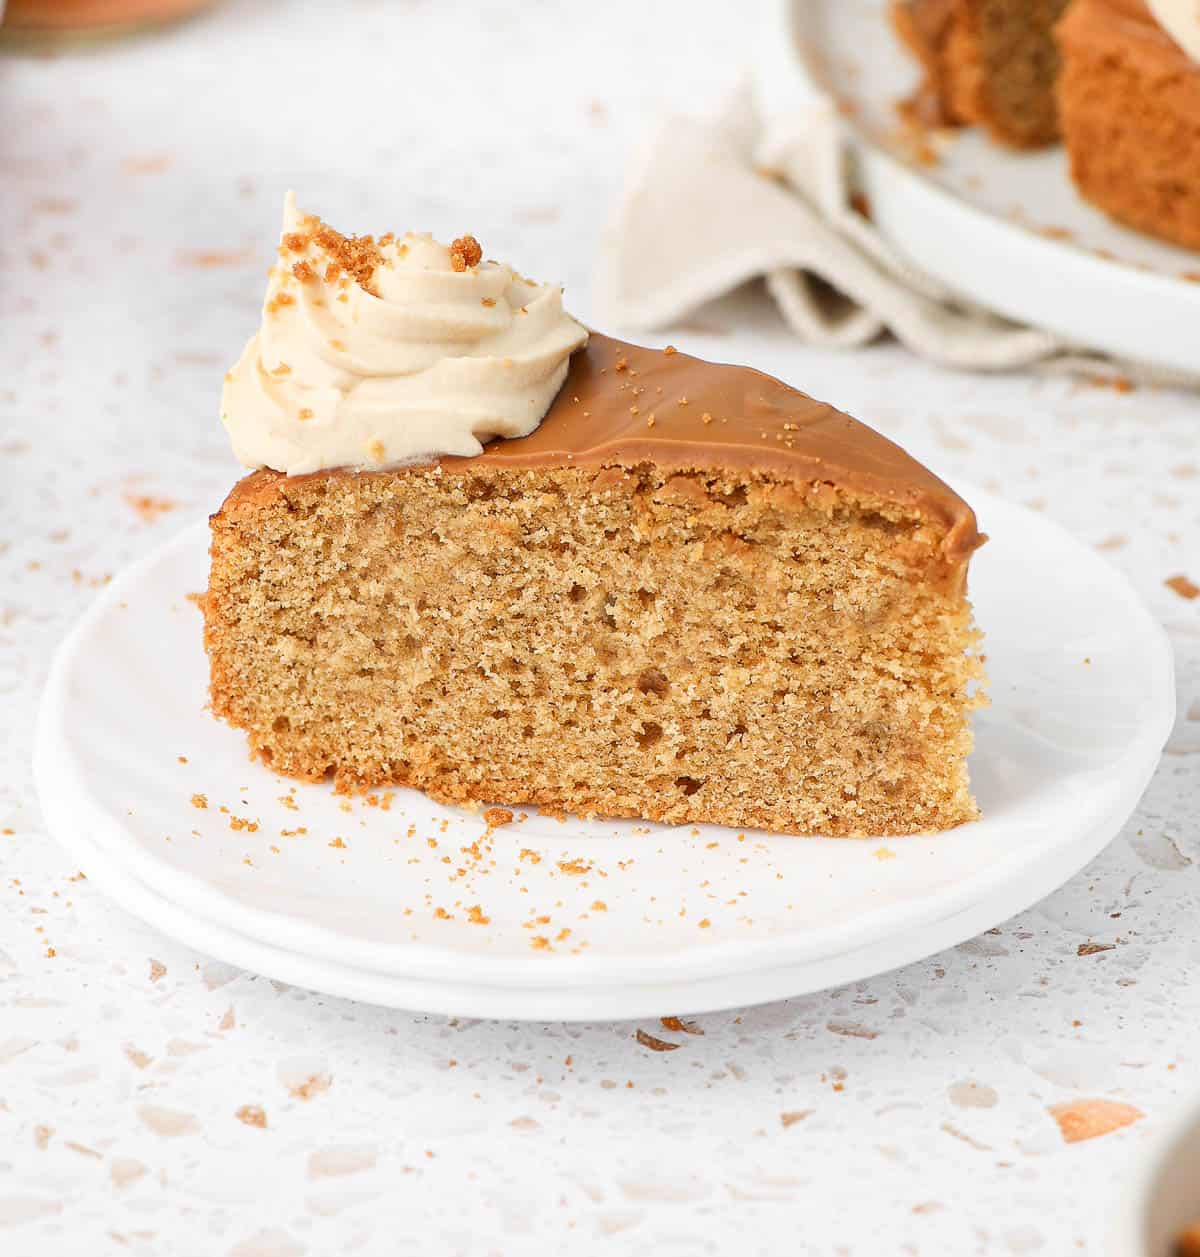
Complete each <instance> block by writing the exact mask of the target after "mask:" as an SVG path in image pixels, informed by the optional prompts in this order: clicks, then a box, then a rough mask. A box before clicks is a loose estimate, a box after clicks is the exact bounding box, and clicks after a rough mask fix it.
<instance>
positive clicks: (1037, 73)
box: [891, 0, 1067, 148]
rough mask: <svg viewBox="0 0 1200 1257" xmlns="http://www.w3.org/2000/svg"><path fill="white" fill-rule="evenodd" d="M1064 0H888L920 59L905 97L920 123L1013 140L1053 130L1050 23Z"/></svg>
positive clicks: (1049, 136)
mask: <svg viewBox="0 0 1200 1257" xmlns="http://www.w3.org/2000/svg"><path fill="white" fill-rule="evenodd" d="M1066 5H1067V0H892V5H891V13H892V21H893V24H894V25H895V27H896V30H897V32H898V33H899V35H900V37H901V39H903V41H904V42H905V43H906V44H907V45H908V47H909V48H910V49H911V50H912V52H913V53H914V55H915V56H916V57H917V59H918V60H919V61H920V63H921V66H922V69H923V70H924V80H923V82H922V85H921V87H920V89H919V90H918V93H917V96H916V98H915V99H914V102H913V108H914V111H915V113H916V116H917V119H918V120H919V121H922V122H924V123H925V124H926V125H944V126H945V125H948V126H972V125H979V126H983V127H986V128H987V130H988V132H989V133H990V134H991V136H992V138H993V139H995V140H998V141H999V142H1000V143H1002V144H1007V145H1009V146H1011V147H1014V148H1037V147H1040V146H1042V145H1045V144H1052V143H1053V142H1054V141H1055V140H1056V139H1057V138H1058V134H1059V127H1058V117H1057V108H1056V103H1055V95H1054V82H1055V79H1056V77H1057V74H1058V51H1057V49H1056V47H1055V43H1054V37H1053V33H1052V31H1053V27H1054V23H1055V22H1056V21H1057V20H1058V18H1059V16H1060V15H1061V14H1062V12H1063V10H1064V8H1065V7H1066Z"/></svg>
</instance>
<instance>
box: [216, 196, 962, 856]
mask: <svg viewBox="0 0 1200 1257" xmlns="http://www.w3.org/2000/svg"><path fill="white" fill-rule="evenodd" d="M222 418H223V420H224V422H225V424H226V426H227V428H228V430H229V433H230V436H231V438H232V441H233V445H234V449H235V451H236V452H237V454H238V457H239V458H240V459H241V460H242V462H243V463H244V464H246V465H247V466H249V467H252V468H255V470H254V471H253V473H252V474H251V475H249V476H247V477H246V478H245V479H243V480H242V481H241V482H240V483H239V484H237V485H236V486H235V487H234V489H233V490H232V492H231V493H230V494H229V497H228V498H227V500H226V502H225V504H224V505H223V506H222V507H221V509H220V511H219V512H218V513H217V514H216V515H214V516H213V518H212V567H211V575H210V583H209V589H208V593H207V595H206V597H205V599H204V611H205V642H206V646H207V650H208V653H209V658H210V663H211V696H212V706H213V710H214V712H215V713H216V714H217V715H218V716H220V717H223V718H224V719H225V720H227V721H229V722H230V723H231V724H233V725H235V726H237V727H238V728H241V729H244V730H246V732H247V734H248V736H249V741H250V746H251V750H252V753H253V754H255V755H257V756H258V757H259V758H261V759H262V760H264V761H265V762H267V763H268V764H269V765H270V766H271V767H272V768H274V769H276V770H277V771H279V772H282V773H286V774H289V775H292V776H296V777H300V778H304V779H308V780H319V779H322V778H324V777H326V776H329V775H332V776H333V777H334V778H335V780H336V782H337V785H338V787H339V788H343V789H355V788H362V787H369V786H379V785H384V784H396V785H402V786H412V787H415V788H417V789H420V790H424V791H426V792H427V793H428V794H429V795H431V796H432V797H433V798H435V799H438V800H442V801H447V802H455V803H461V802H468V801H479V802H488V803H500V804H508V805H514V804H531V805H536V806H539V807H542V808H544V809H547V810H550V811H553V812H557V813H574V814H599V815H606V816H629V817H646V818H650V819H653V820H663V821H669V822H676V823H684V822H686V823H694V822H700V821H708V822H716V823H721V824H726V825H735V826H741V827H749V826H757V827H762V828H764V829H769V830H774V831H778V832H787V833H824V834H832V835H848V834H884V833H907V832H916V831H930V830H941V829H946V828H949V827H951V826H954V825H958V824H960V823H961V822H964V821H968V820H971V819H973V818H974V817H975V816H976V815H977V808H976V805H975V802H974V800H973V799H972V797H971V794H970V789H969V783H968V777H967V755H968V752H969V751H970V748H971V730H970V725H969V716H970V713H971V711H972V710H973V709H974V708H975V707H976V706H977V705H978V703H979V702H980V701H981V700H980V699H979V698H978V697H977V696H976V694H975V689H976V685H977V683H978V681H979V678H980V675H981V666H980V661H979V658H978V655H977V654H976V647H977V643H978V637H979V635H978V633H977V631H976V630H975V628H974V627H973V625H972V620H971V609H970V604H969V603H968V602H967V598H966V577H967V566H968V562H969V560H970V557H971V554H972V552H973V551H974V550H975V548H976V547H977V546H978V545H979V544H980V542H981V541H982V538H981V536H980V534H979V533H978V531H977V529H976V524H975V517H974V514H973V513H972V511H971V509H970V507H968V506H967V504H966V503H965V502H964V501H962V499H961V498H959V497H958V496H957V495H956V494H955V493H953V492H952V491H951V490H950V489H949V488H948V487H947V486H946V485H944V484H943V483H942V482H941V481H940V480H938V479H937V478H936V477H935V476H933V475H932V474H931V473H930V472H929V471H927V470H926V469H925V468H923V467H922V466H921V465H920V464H919V463H917V462H915V461H914V460H913V459H912V458H910V457H909V456H908V455H907V454H905V453H904V452H903V451H902V450H901V449H899V448H898V447H897V446H895V445H893V444H892V443H891V442H890V441H887V440H886V439H885V438H884V437H882V436H880V435H879V434H877V433H875V432H873V431H871V430H870V429H869V428H866V427H864V426H863V425H862V424H859V423H857V422H856V421H855V420H853V419H851V418H849V417H848V416H846V415H843V414H841V413H840V412H838V411H837V410H835V409H833V408H832V407H830V406H827V405H824V404H822V403H820V402H817V401H814V400H813V399H812V398H810V397H808V396H806V395H805V394H803V393H800V392H798V391H796V390H795V389H792V388H789V387H788V386H787V385H785V384H782V383H780V382H779V381H778V380H774V379H771V378H770V377H768V376H765V375H762V374H760V373H758V372H756V371H752V370H749V369H747V368H744V367H735V366H721V365H716V364H712V363H707V362H701V361H699V360H697V359H695V358H690V357H688V356H687V355H685V354H681V353H677V352H675V351H674V350H673V349H671V348H667V349H665V350H656V349H644V348H639V347H637V346H634V345H629V344H625V343H623V342H621V341H617V340H613V339H610V338H608V337H605V336H600V335H597V334H594V333H593V334H590V335H589V333H588V332H587V331H586V329H584V328H583V327H582V326H581V325H580V324H579V323H577V322H576V321H575V320H574V319H572V318H571V317H570V316H569V315H568V314H566V313H565V311H564V310H563V307H562V295H561V291H560V289H559V288H558V287H557V286H553V285H543V284H537V283H534V282H532V281H530V280H527V279H524V278H522V277H521V276H519V275H517V274H516V273H515V272H513V271H512V270H511V269H510V268H509V267H507V266H504V265H502V264H500V263H496V262H491V261H484V260H483V258H482V250H481V249H480V247H479V245H478V244H477V242H476V241H475V240H474V239H473V238H472V237H462V238H460V239H459V240H457V241H455V242H454V244H453V245H451V246H449V247H447V246H443V245H440V244H437V243H436V242H435V241H433V240H432V239H431V238H430V237H428V236H415V235H406V236H399V237H397V236H392V235H385V236H382V237H380V238H379V239H378V240H375V239H373V238H371V237H345V236H342V235H341V234H340V233H338V232H336V231H334V230H333V229H332V228H330V227H328V226H326V225H325V224H324V223H322V222H321V221H320V220H318V219H317V218H315V217H312V216H310V215H306V214H303V213H301V212H300V211H299V210H297V209H296V207H295V205H294V203H293V202H292V201H291V200H290V199H289V202H288V206H287V209H286V214H285V223H284V230H283V233H282V237H281V242H280V246H279V254H278V257H277V259H276V261H275V264H274V266H273V267H272V270H271V274H270V279H269V282H268V287H267V295H266V300H265V302H264V305H263V313H262V324H261V327H260V329H259V331H258V332H257V333H256V334H255V336H254V337H253V338H252V339H251V341H250V343H249V344H248V345H247V347H246V350H245V352H244V353H243V355H242V357H241V359H240V361H239V362H238V363H237V365H236V366H235V367H234V368H233V370H232V371H231V372H230V374H229V375H228V376H227V377H226V386H225V393H224V397H223V401H222Z"/></svg>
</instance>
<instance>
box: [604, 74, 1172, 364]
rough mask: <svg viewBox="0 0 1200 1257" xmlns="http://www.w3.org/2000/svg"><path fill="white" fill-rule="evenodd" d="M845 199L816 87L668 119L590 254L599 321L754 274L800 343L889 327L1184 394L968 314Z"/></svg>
mask: <svg viewBox="0 0 1200 1257" xmlns="http://www.w3.org/2000/svg"><path fill="white" fill-rule="evenodd" d="M768 119H770V121H768ZM852 196H853V181H852V178H851V172H850V168H849V154H848V151H847V145H846V139H845V134H844V131H843V124H842V121H841V119H840V117H839V115H838V113H837V110H836V108H835V106H834V105H833V103H832V102H831V101H830V100H829V99H828V98H826V97H825V96H823V95H821V94H819V93H817V92H815V91H807V92H804V93H802V94H801V95H800V96H799V97H798V98H796V99H795V100H793V101H791V102H788V104H787V106H786V107H784V108H781V107H780V103H779V102H778V101H772V102H770V103H769V107H764V105H763V103H762V101H761V99H760V93H758V92H756V90H755V89H754V88H752V87H751V86H746V87H743V88H741V89H739V91H738V92H737V93H736V94H735V95H734V96H733V97H732V98H731V99H730V100H729V101H728V102H727V103H726V105H725V106H724V107H723V108H722V110H721V111H720V113H719V114H718V115H717V116H716V117H715V118H713V119H711V120H708V121H696V120H692V119H686V118H672V119H669V120H668V121H666V122H665V123H664V124H663V125H662V126H661V128H660V129H659V131H658V133H657V134H656V135H655V136H654V138H653V140H652V141H651V143H650V144H649V145H648V147H647V150H646V151H645V153H644V154H643V155H642V158H641V160H640V161H639V162H638V163H637V164H636V165H635V167H634V168H633V169H632V171H631V177H630V183H629V187H628V189H627V192H626V195H625V198H624V201H623V204H622V205H621V208H620V211H619V213H618V216H617V219H616V221H615V223H614V224H613V226H612V228H611V229H610V232H609V233H608V238H607V240H606V242H605V247H604V249H603V250H602V260H601V268H600V273H599V275H598V280H597V301H598V306H599V312H600V314H601V317H602V318H603V319H604V320H605V321H606V322H609V323H612V324H614V325H616V326H618V327H623V328H631V329H637V328H642V329H645V328H657V327H664V326H666V325H668V324H671V323H675V322H678V321H681V320H682V319H684V318H685V317H686V316H688V315H689V314H691V313H692V312H693V311H694V310H695V309H696V308H697V307H698V306H700V305H702V304H703V303H705V302H707V301H710V300H712V299H713V298H715V297H718V296H721V295H722V294H724V293H726V292H728V291H730V290H731V289H733V288H735V287H737V286H738V285H740V284H742V283H744V282H746V281H747V280H750V279H754V278H758V277H762V278H763V279H765V281H766V286H767V289H768V290H769V292H770V293H771V295H772V297H773V298H774V299H775V302H776V303H777V305H778V306H779V310H780V312H781V314H782V315H783V318H784V319H785V320H786V322H787V324H788V326H789V327H790V328H791V329H792V330H793V331H794V332H795V333H796V334H797V335H798V336H800V337H801V338H802V339H803V340H804V341H806V342H807V343H809V344H813V345H818V346H828V347H839V348H852V347H856V346H861V345H865V344H867V343H868V342H870V341H872V340H874V339H875V338H876V337H878V336H879V335H880V334H881V333H883V332H884V331H890V332H891V333H892V334H893V335H894V336H895V337H896V338H897V339H898V340H900V341H901V342H903V343H904V344H905V345H907V346H908V347H909V348H910V349H912V350H913V351H914V352H916V353H918V354H920V355H922V356H923V357H926V358H929V359H931V360H933V361H935V362H938V363H942V364H944V365H947V366H952V367H959V368H966V369H973V370H984V371H998V370H1006V369H1013V368H1028V367H1033V366H1039V367H1041V368H1042V369H1045V370H1053V371H1063V370H1068V371H1071V370H1073V371H1088V372H1092V373H1100V374H1105V373H1107V374H1116V373H1121V374H1128V375H1133V376H1135V377H1137V378H1139V379H1141V380H1144V381H1146V382H1158V383H1171V384H1178V383H1189V384H1192V383H1195V380H1192V379H1187V380H1184V379H1181V378H1180V377H1177V376H1175V375H1174V374H1168V373H1166V372H1163V371H1159V370H1155V369H1152V368H1143V367H1139V366H1138V365H1136V364H1129V363H1121V364H1118V363H1115V362H1114V361H1113V360H1112V359H1110V358H1107V357H1104V356H1101V355H1097V354H1092V353H1089V352H1087V351H1082V350H1079V349H1078V347H1075V346H1071V345H1068V344H1067V343H1066V342H1064V341H1063V340H1061V339H1060V338H1059V337H1056V336H1054V335H1052V334H1051V333H1049V332H1044V331H1040V330H1038V329H1036V328H1030V327H1024V326H1021V325H1019V324H1016V323H1012V322H1010V321H1008V320H1007V319H1003V318H1001V317H999V316H997V315H995V314H992V313H990V312H988V311H987V310H984V309H982V308H980V307H978V306H974V305H972V304H971V303H969V302H967V301H965V300H963V299H962V298H961V297H959V296H957V295H955V294H952V293H951V292H950V291H949V290H947V289H946V288H945V287H944V286H943V285H942V284H941V283H939V282H938V281H937V280H934V279H932V278H931V277H929V276H928V275H925V274H923V273H921V272H919V271H918V270H916V269H915V268H914V267H913V266H911V265H910V264H909V263H907V262H906V261H905V260H904V259H902V258H901V257H899V256H897V254H896V253H895V251H894V250H893V249H892V248H891V246H890V245H889V244H888V243H887V242H886V241H885V240H884V239H883V238H882V237H881V236H880V234H879V233H878V232H877V231H876V230H875V228H874V227H873V226H872V225H871V222H870V220H869V219H868V218H866V217H865V216H864V215H863V214H861V213H860V212H859V211H858V210H857V209H856V208H855V207H854V205H853V202H852Z"/></svg>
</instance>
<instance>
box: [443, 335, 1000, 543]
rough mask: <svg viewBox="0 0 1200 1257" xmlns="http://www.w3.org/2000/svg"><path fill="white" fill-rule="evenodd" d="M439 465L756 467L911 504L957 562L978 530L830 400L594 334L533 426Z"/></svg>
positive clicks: (936, 486) (943, 489) (927, 479)
mask: <svg viewBox="0 0 1200 1257" xmlns="http://www.w3.org/2000/svg"><path fill="white" fill-rule="evenodd" d="M440 461H441V464H442V466H443V467H445V468H447V469H448V470H450V469H464V468H466V467H468V466H471V467H480V466H496V467H514V468H521V467H563V466H567V467H613V466H615V467H633V466H636V465H638V464H639V463H647V462H648V463H653V464H655V465H657V466H660V467H670V468H673V469H679V470H697V471H703V470H712V469H718V470H730V471H734V472H737V473H750V474H754V473H760V474H764V475H767V476H772V477H779V478H782V479H786V480H789V481H794V482H797V483H805V484H811V483H814V482H820V483H827V484H831V485H833V486H834V487H835V488H839V489H844V490H847V491H848V492H851V493H856V492H857V493H860V494H863V495H866V496H870V497H876V498H882V499H883V500H885V501H888V502H894V503H897V504H900V505H902V506H907V507H911V508H913V509H915V510H917V511H919V512H920V513H921V514H923V515H926V516H927V517H930V518H932V519H934V520H936V521H938V522H939V523H940V524H941V525H942V526H943V527H944V528H945V530H946V539H945V542H944V552H945V556H946V558H947V559H948V560H949V561H951V562H963V561H965V560H966V559H967V558H968V557H969V556H970V554H971V552H972V551H973V550H975V549H976V547H978V546H979V545H980V543H981V541H982V540H983V539H982V537H981V536H980V534H979V531H978V529H977V527H976V522H975V514H974V512H973V511H972V510H971V508H970V507H969V506H968V505H967V503H966V502H964V501H963V499H962V498H960V497H959V496H958V494H956V493H955V492H954V491H953V490H952V489H950V488H949V487H948V486H947V485H946V484H944V483H943V482H942V481H941V480H939V479H938V478H937V477H936V476H935V475H934V474H933V473H932V472H930V471H928V470H927V469H926V468H925V467H923V466H922V465H921V464H920V463H918V462H917V461H916V459H914V458H911V457H910V456H909V455H908V454H906V453H905V452H904V450H902V449H901V448H900V447H899V446H898V445H895V444H893V442H891V441H889V440H888V439H887V438H886V437H884V436H881V435H880V434H879V433H878V432H875V431H874V430H873V429H871V428H868V427H867V426H866V425H865V424H861V423H859V422H858V421H857V420H855V419H851V418H850V416H849V415H845V414H843V413H842V412H841V411H839V410H836V409H834V407H832V406H829V405H826V404H825V403H824V402H819V401H816V400H814V399H813V398H812V397H809V396H808V395H807V394H805V393H801V392H800V391H799V390H797V389H794V388H791V387H790V386H789V385H787V384H784V383H782V382H781V381H779V380H776V379H774V378H772V377H771V376H769V375H764V374H763V373H762V372H760V371H754V370H752V369H751V368H749V367H740V366H726V365H723V364H718V363H712V362H705V361H703V360H701V359H699V358H693V357H690V356H689V355H687V354H682V353H677V352H674V351H663V350H661V349H644V348H641V347H639V346H636V345H630V344H626V343H625V342H623V341H619V340H613V339H611V338H610V337H607V336H601V335H598V334H596V333H592V335H591V338H590V340H589V341H588V344H587V347H586V348H584V349H581V350H580V351H579V352H578V353H576V354H575V356H574V357H573V358H572V360H571V367H570V372H569V374H568V376H567V379H566V383H565V384H564V385H563V387H562V390H561V391H560V393H559V394H558V397H557V398H556V399H555V401H554V404H553V405H552V406H551V408H550V410H549V412H548V413H547V414H546V417H545V418H544V419H543V420H542V423H541V424H540V426H539V427H538V428H537V429H536V430H535V431H534V432H533V433H532V434H531V435H529V436H527V437H521V438H518V439H515V440H499V441H493V442H492V443H491V444H490V445H488V446H487V448H486V449H485V450H484V452H483V454H481V455H480V456H479V457H478V458H473V459H465V458H444V459H442V460H440Z"/></svg>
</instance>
